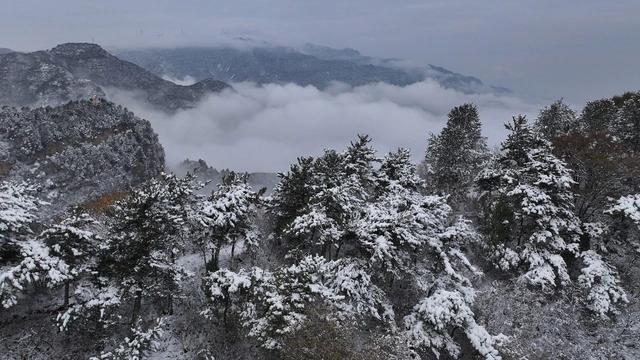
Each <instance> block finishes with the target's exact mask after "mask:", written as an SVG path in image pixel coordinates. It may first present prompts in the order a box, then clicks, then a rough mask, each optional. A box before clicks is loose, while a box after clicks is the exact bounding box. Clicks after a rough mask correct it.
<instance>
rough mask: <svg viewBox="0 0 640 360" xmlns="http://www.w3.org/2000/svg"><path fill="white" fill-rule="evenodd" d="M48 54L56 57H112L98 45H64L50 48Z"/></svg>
mask: <svg viewBox="0 0 640 360" xmlns="http://www.w3.org/2000/svg"><path fill="white" fill-rule="evenodd" d="M49 52H50V53H51V54H54V55H56V56H65V57H80V58H104V57H109V56H112V55H111V54H109V52H108V51H107V50H105V49H103V48H102V47H101V46H100V45H97V44H92V43H64V44H60V45H58V46H56V47H54V48H52V49H51V50H49Z"/></svg>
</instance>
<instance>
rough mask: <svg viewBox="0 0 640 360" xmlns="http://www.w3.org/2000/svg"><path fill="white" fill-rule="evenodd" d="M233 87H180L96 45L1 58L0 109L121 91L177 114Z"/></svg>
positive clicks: (207, 81) (209, 83) (205, 83)
mask: <svg viewBox="0 0 640 360" xmlns="http://www.w3.org/2000/svg"><path fill="white" fill-rule="evenodd" d="M228 87H229V85H227V84H226V83H224V82H222V81H217V80H213V79H208V78H207V79H204V80H203V81H201V82H199V83H196V84H194V85H191V86H182V85H178V84H175V83H173V82H170V81H167V80H164V79H162V78H160V77H159V76H157V75H155V74H153V73H151V72H150V71H148V70H146V69H144V68H142V67H140V66H138V65H136V64H134V63H131V62H128V61H125V60H121V59H119V58H117V57H116V56H114V55H112V54H110V53H109V52H108V51H107V50H105V49H103V48H102V47H101V46H99V45H97V44H91V43H66V44H60V45H58V46H56V47H54V48H52V49H50V50H47V51H36V52H33V53H8V54H4V55H0V105H14V106H23V105H31V106H44V105H53V106H55V105H59V104H62V103H65V102H68V101H71V100H80V99H87V98H89V97H91V96H94V95H96V96H99V97H104V96H106V95H105V94H107V92H106V91H105V89H108V90H112V89H116V90H124V91H127V92H131V93H132V94H133V95H134V96H135V97H136V98H137V99H138V100H141V101H144V102H147V103H148V104H150V105H152V106H155V107H157V108H159V109H162V110H165V111H170V112H172V111H176V110H179V109H185V108H191V107H194V106H196V105H197V103H198V102H199V101H200V100H202V99H203V98H204V97H205V96H206V95H207V94H209V93H212V92H218V91H222V90H224V89H226V88H228Z"/></svg>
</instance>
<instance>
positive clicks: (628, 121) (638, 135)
mask: <svg viewBox="0 0 640 360" xmlns="http://www.w3.org/2000/svg"><path fill="white" fill-rule="evenodd" d="M613 134H614V136H615V137H616V138H617V139H618V140H619V141H620V142H621V143H622V144H624V146H625V147H626V148H627V150H628V151H629V152H632V153H636V154H637V153H638V152H640V93H638V94H634V96H629V99H627V100H626V101H625V102H624V103H623V105H622V106H621V107H620V109H619V111H618V117H617V119H616V120H615V122H614V126H613Z"/></svg>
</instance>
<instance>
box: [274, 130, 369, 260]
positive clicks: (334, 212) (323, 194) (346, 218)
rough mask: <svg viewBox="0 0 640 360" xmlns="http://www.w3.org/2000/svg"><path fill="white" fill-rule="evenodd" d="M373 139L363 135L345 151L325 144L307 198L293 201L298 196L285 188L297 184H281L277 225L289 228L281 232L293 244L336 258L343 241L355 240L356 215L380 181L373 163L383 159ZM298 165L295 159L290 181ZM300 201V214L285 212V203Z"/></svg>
mask: <svg viewBox="0 0 640 360" xmlns="http://www.w3.org/2000/svg"><path fill="white" fill-rule="evenodd" d="M370 142H371V139H370V138H369V137H368V136H363V135H359V136H358V139H357V140H356V141H355V142H352V143H351V144H350V145H349V146H348V147H347V149H346V150H345V151H344V152H342V153H338V152H336V151H334V150H325V152H324V154H323V155H322V156H321V157H319V158H317V159H315V160H313V161H312V162H311V161H310V162H309V163H308V166H307V170H306V173H307V174H308V175H307V179H306V180H307V183H306V184H305V186H304V187H302V189H304V192H303V193H304V194H305V197H306V201H305V202H302V203H297V204H295V205H294V204H291V203H289V204H287V202H288V201H289V200H293V199H295V198H293V197H291V196H290V195H289V193H287V192H284V191H283V189H288V188H291V186H290V185H288V184H285V185H283V186H278V187H276V190H275V191H274V196H273V197H272V201H271V209H272V211H271V212H272V214H273V215H274V216H275V218H276V220H275V222H276V224H280V226H278V225H276V229H283V231H282V232H279V233H278V234H277V235H278V237H280V238H283V239H285V240H286V245H287V247H288V248H290V249H296V251H299V252H301V253H302V254H321V255H324V256H326V257H327V258H328V259H331V258H338V257H339V256H340V251H341V250H342V248H343V246H347V247H353V246H354V240H355V237H354V232H353V230H354V228H353V221H354V219H357V218H358V217H359V216H360V214H362V211H363V210H362V206H363V204H364V202H365V201H366V199H367V197H368V196H370V192H372V191H373V190H374V188H375V185H376V176H375V173H374V170H373V168H374V163H375V162H377V161H378V160H377V159H376V157H375V150H374V149H373V148H372V147H371V145H370ZM298 169H299V166H298V165H294V167H292V169H291V171H290V172H289V173H288V174H287V175H285V177H283V181H287V182H289V181H290V180H289V179H290V178H292V176H293V174H295V173H294V172H293V171H295V170H298ZM298 188H300V187H298ZM296 206H297V207H298V208H297V209H296V210H295V214H297V216H295V217H287V218H286V219H285V218H283V215H285V214H286V213H284V212H282V210H281V209H291V208H292V207H296ZM293 213H294V212H289V214H293Z"/></svg>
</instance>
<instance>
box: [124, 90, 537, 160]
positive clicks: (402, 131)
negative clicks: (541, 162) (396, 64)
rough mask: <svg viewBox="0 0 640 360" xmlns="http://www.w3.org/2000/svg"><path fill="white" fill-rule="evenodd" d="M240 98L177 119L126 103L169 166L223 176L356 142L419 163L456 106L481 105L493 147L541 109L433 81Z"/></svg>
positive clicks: (218, 100)
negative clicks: (369, 142)
mask: <svg viewBox="0 0 640 360" xmlns="http://www.w3.org/2000/svg"><path fill="white" fill-rule="evenodd" d="M233 87H234V89H235V91H225V92H223V93H220V94H212V95H211V96H209V97H208V98H207V99H206V100H204V101H203V102H202V103H201V104H200V105H199V106H198V107H197V108H194V109H189V110H183V111H179V112H178V113H176V114H173V115H167V114H164V113H161V112H157V111H153V110H149V109H148V108H145V107H143V106H140V104H136V103H133V102H131V101H130V100H127V99H126V98H122V96H121V97H120V99H118V101H119V102H122V103H124V104H126V105H127V106H129V107H130V108H132V110H134V112H136V114H138V115H139V116H142V117H144V118H146V119H148V120H149V121H151V123H152V125H153V127H154V129H155V130H156V132H157V133H158V134H159V136H160V141H161V142H162V144H163V145H164V147H165V150H166V153H167V161H168V163H169V165H172V164H175V163H177V162H179V161H181V160H183V159H185V158H191V159H198V158H202V159H204V160H206V161H207V162H208V163H209V164H210V165H212V166H214V167H217V168H231V169H236V170H245V171H276V170H277V171H279V170H285V169H287V168H288V165H289V164H290V163H292V162H293V161H295V159H296V158H297V157H298V156H303V155H305V156H306V155H317V154H319V153H321V151H322V149H324V148H337V149H342V148H344V147H345V146H346V145H347V144H348V143H349V141H351V140H353V139H354V138H355V137H356V135H357V134H369V135H370V136H372V137H373V139H374V143H375V146H376V148H377V149H378V151H379V152H380V155H382V154H383V153H384V152H387V151H390V150H393V149H395V148H397V147H406V148H409V149H410V150H411V151H412V153H413V155H414V159H415V160H416V161H418V160H419V159H420V158H421V157H422V156H423V153H424V148H425V146H426V139H427V137H428V134H429V133H430V132H438V131H439V130H440V129H441V128H442V127H443V126H444V124H445V123H446V118H447V113H448V112H449V110H450V109H451V108H452V107H454V106H457V105H460V104H463V103H465V102H473V103H475V104H476V105H478V108H479V111H480V116H481V120H482V122H483V124H484V133H485V135H486V136H487V137H488V138H489V143H490V144H495V143H498V142H499V141H500V140H501V139H502V138H503V136H504V134H505V131H504V128H503V123H504V122H506V121H509V120H510V119H511V116H513V115H516V114H526V115H529V116H530V117H531V116H533V115H535V114H536V113H537V111H538V109H539V106H538V105H534V104H529V103H527V102H524V101H523V100H520V99H518V98H515V97H505V96H496V95H493V94H475V95H467V94H462V93H459V92H456V91H454V90H450V89H444V88H442V87H441V86H439V85H438V84H437V83H436V82H433V81H426V82H421V83H416V84H413V85H409V86H404V87H399V86H394V85H389V84H384V83H378V84H371V85H366V86H360V87H355V88H352V87H349V86H347V85H345V84H334V85H333V86H330V87H329V88H328V89H326V90H324V91H322V90H318V89H317V88H315V87H311V86H307V87H301V86H298V85H294V84H287V85H276V84H269V85H263V86H257V85H255V84H251V83H238V84H233Z"/></svg>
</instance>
